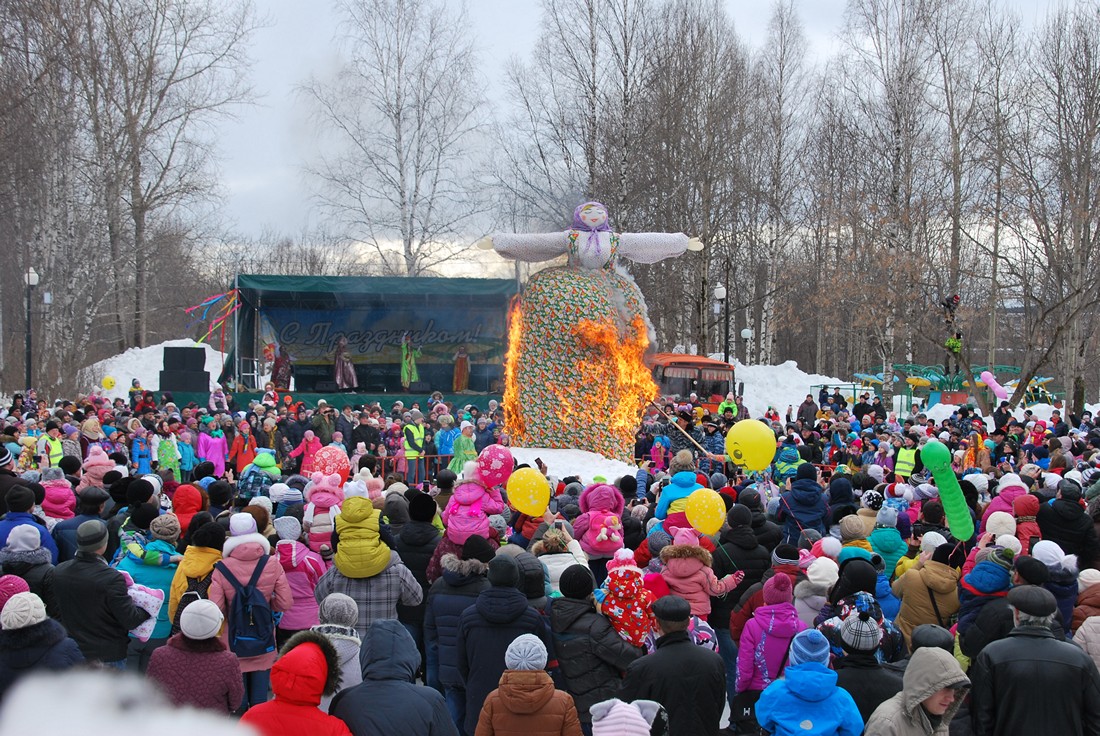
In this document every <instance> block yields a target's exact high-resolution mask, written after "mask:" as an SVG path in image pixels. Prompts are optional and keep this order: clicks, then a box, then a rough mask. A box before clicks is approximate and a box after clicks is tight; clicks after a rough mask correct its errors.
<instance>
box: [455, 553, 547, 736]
mask: <svg viewBox="0 0 1100 736" xmlns="http://www.w3.org/2000/svg"><path fill="white" fill-rule="evenodd" d="M487 577H488V579H489V585H490V587H489V588H488V589H487V590H484V591H482V592H481V593H480V594H479V595H478V597H477V599H476V600H475V601H474V605H472V606H470V607H469V608H467V609H466V610H465V611H463V613H462V617H461V618H460V619H459V621H458V642H457V647H456V654H457V659H458V671H459V674H460V675H462V679H463V681H464V682H465V685H466V720H465V726H464V730H465V731H466V733H467V734H472V733H474V731H476V730H477V720H478V717H479V716H480V715H481V706H482V705H484V703H485V698H487V697H488V696H489V693H491V692H492V691H493V690H496V688H497V685H498V684H500V676H501V675H502V674H504V653H505V652H506V651H507V649H508V645H509V644H511V643H512V641H513V640H514V639H515V638H516V637H517V636H520V635H521V634H534V635H535V636H537V637H538V638H540V639H542V641H543V643H544V644H546V650H547V651H548V652H552V651H553V642H552V641H551V638H550V632H549V631H548V630H547V628H546V623H545V621H544V620H543V617H542V616H541V615H539V613H538V611H536V610H535V609H534V608H531V606H529V605H527V597H526V596H525V595H524V594H523V593H522V592H521V591H520V590H519V588H518V587H517V586H518V585H519V582H520V576H519V566H518V565H517V564H516V561H515V560H513V559H512V558H511V557H507V556H498V557H494V558H493V560H492V562H490V563H489V572H488V575H487ZM551 658H552V657H551Z"/></svg>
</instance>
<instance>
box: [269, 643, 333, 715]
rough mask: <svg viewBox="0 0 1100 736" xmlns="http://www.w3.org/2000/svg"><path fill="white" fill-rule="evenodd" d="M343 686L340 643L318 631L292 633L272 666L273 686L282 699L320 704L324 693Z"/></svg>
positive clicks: (305, 703)
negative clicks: (338, 644)
mask: <svg viewBox="0 0 1100 736" xmlns="http://www.w3.org/2000/svg"><path fill="white" fill-rule="evenodd" d="M310 645H313V646H310ZM339 688H340V658H339V657H338V656H337V654H336V647H334V646H333V645H332V642H330V641H329V640H328V638H327V637H325V636H324V635H323V634H319V633H317V632H316V631H310V630H306V631H299V632H298V633H297V634H295V635H294V636H292V637H290V640H289V641H288V642H287V643H286V644H285V645H284V646H283V648H282V651H281V652H280V654H279V659H278V661H276V662H275V666H274V667H272V668H271V689H272V691H273V692H274V693H275V697H276V698H277V699H278V700H282V701H284V702H287V703H293V704H295V705H312V706H317V705H320V703H321V697H322V696H324V695H332V694H333V693H335V692H336V691H337V690H338V689H339Z"/></svg>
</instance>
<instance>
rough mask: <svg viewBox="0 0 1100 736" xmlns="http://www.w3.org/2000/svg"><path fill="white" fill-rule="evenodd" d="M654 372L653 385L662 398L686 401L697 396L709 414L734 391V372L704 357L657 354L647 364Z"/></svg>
mask: <svg viewBox="0 0 1100 736" xmlns="http://www.w3.org/2000/svg"><path fill="white" fill-rule="evenodd" d="M646 362H647V363H649V364H650V366H651V367H652V369H653V382H654V383H656V384H657V388H658V389H659V391H660V395H661V396H662V397H670V396H674V395H676V396H680V397H681V398H683V399H686V398H687V397H688V396H689V395H690V394H692V393H694V394H697V395H698V396H699V401H700V403H701V404H702V405H703V406H704V407H706V409H707V411H710V412H715V411H717V410H718V405H719V404H720V403H722V401H724V400H725V398H726V394H727V393H729V392H731V391H733V390H734V386H735V379H734V369H733V366H732V365H730V364H729V363H723V362H722V361H720V360H712V359H711V358H707V357H704V356H702V355H685V354H683V353H655V354H653V355H651V356H650V357H649V358H648V359H647V361H646Z"/></svg>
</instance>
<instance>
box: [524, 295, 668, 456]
mask: <svg viewBox="0 0 1100 736" xmlns="http://www.w3.org/2000/svg"><path fill="white" fill-rule="evenodd" d="M573 333H574V335H575V336H576V350H575V354H574V355H572V356H570V355H562V356H559V357H560V359H562V360H571V359H572V360H573V361H574V362H573V366H574V368H575V370H576V373H577V374H579V376H569V377H568V378H564V377H563V378H562V379H561V382H559V383H551V385H549V386H546V387H543V388H545V389H546V390H548V391H549V392H550V393H552V394H553V395H554V396H555V397H556V401H554V402H553V406H552V407H551V408H550V410H549V412H546V414H547V415H546V416H542V415H540V414H538V413H535V414H534V415H529V413H528V412H525V411H524V408H525V406H526V404H525V402H524V401H523V400H522V396H523V393H524V392H523V390H522V388H523V387H521V386H520V385H519V383H520V380H519V362H520V360H522V359H523V358H522V355H523V350H524V343H523V340H524V334H523V312H522V309H521V307H520V305H519V302H518V300H517V301H514V302H513V304H512V307H511V310H510V313H509V324H508V355H507V358H506V360H505V366H504V379H505V388H504V410H505V415H506V416H507V422H508V431H509V433H510V434H511V435H512V437H513V438H514V439H515V440H516V442H517V444H518V445H522V444H536V445H537V444H540V443H543V442H547V439H546V438H548V437H560V435H561V428H569V429H568V430H567V432H568V434H569V435H570V436H571V437H572V438H573V440H574V443H573V445H572V446H575V447H577V449H581V450H590V451H592V452H598V453H601V454H603V455H605V456H607V457H614V458H619V459H624V460H629V458H630V457H631V454H632V452H633V446H634V432H635V431H636V430H637V427H638V423H639V421H640V419H641V416H642V414H643V412H644V409H645V407H646V405H647V404H648V402H649V401H651V400H653V399H654V398H655V397H656V396H657V385H656V384H655V383H654V382H653V377H652V375H651V373H650V369H649V368H648V367H646V365H645V361H644V359H643V358H644V356H645V353H646V350H647V349H648V348H649V335H648V332H647V330H646V325H645V322H644V320H642V319H641V318H640V317H635V319H634V320H633V322H632V323H631V325H630V327H629V328H628V329H627V330H626V334H625V335H623V334H622V330H620V328H619V326H618V324H617V323H616V321H615V320H614V319H613V318H610V317H609V318H607V319H604V320H599V321H594V320H581V321H580V322H578V323H577V324H576V325H575V326H574V327H573ZM528 388H530V387H528ZM541 421H546V422H549V423H551V426H548V427H539V426H534V425H533V424H532V423H533V422H541ZM547 444H548V445H550V446H558V445H557V443H556V442H555V441H553V440H551V441H550V442H547Z"/></svg>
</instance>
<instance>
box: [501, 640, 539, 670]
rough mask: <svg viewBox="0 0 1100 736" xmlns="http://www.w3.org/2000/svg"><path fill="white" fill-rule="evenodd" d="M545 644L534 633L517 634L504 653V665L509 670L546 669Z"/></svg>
mask: <svg viewBox="0 0 1100 736" xmlns="http://www.w3.org/2000/svg"><path fill="white" fill-rule="evenodd" d="M546 657H547V655H546V645H545V644H543V643H542V639H539V638H538V637H537V636H535V635H534V634H521V635H520V636H517V637H516V638H515V639H514V640H513V641H512V643H511V644H509V645H508V650H507V651H506V652H505V653H504V666H505V667H507V668H508V669H510V670H542V669H546Z"/></svg>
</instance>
